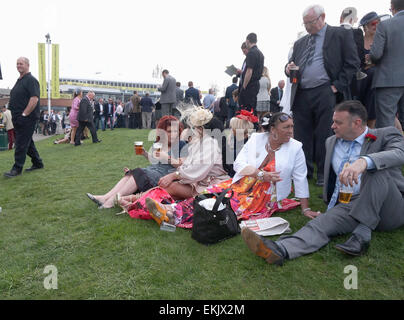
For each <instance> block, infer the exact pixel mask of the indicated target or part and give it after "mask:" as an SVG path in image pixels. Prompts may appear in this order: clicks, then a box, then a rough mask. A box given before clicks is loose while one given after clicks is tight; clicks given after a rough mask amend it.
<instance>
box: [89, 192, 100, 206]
mask: <svg viewBox="0 0 404 320" xmlns="http://www.w3.org/2000/svg"><path fill="white" fill-rule="evenodd" d="M86 195H87V197H88V198H89V199H90V200H91V201H93V202H94V203H95V204H96V205H97V206H98V207H102V206H103V203H101V201H100V200H97V199H96V198H95V197H94V196H93V195H92V194H91V193H86Z"/></svg>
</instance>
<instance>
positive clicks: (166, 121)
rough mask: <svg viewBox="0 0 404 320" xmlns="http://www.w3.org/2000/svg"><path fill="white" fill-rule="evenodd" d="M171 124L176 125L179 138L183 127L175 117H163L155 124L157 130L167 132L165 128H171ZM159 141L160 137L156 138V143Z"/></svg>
mask: <svg viewBox="0 0 404 320" xmlns="http://www.w3.org/2000/svg"><path fill="white" fill-rule="evenodd" d="M173 122H176V123H178V136H179V137H180V136H181V133H182V131H183V130H184V125H183V124H182V122H181V121H179V120H178V119H177V118H176V117H174V116H164V117H162V118H161V119H160V120H159V122H158V123H157V127H156V129H157V130H159V129H160V130H164V131H167V128H168V127H170V126H172V124H173ZM159 140H160V137H157V139H156V141H157V142H158V141H159Z"/></svg>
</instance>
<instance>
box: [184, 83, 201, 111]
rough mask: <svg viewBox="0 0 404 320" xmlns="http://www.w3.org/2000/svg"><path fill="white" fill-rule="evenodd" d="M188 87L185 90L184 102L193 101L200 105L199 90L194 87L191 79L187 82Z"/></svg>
mask: <svg viewBox="0 0 404 320" xmlns="http://www.w3.org/2000/svg"><path fill="white" fill-rule="evenodd" d="M188 87H189V88H188V89H187V90H185V99H184V102H185V103H193V104H194V105H197V106H202V102H201V92H200V91H199V90H198V89H195V88H194V83H193V82H192V81H189V82H188Z"/></svg>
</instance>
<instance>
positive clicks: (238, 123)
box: [229, 117, 254, 131]
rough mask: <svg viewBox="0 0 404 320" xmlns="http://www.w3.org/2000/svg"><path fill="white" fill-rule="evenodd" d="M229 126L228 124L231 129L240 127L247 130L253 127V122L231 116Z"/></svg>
mask: <svg viewBox="0 0 404 320" xmlns="http://www.w3.org/2000/svg"><path fill="white" fill-rule="evenodd" d="M229 126H230V129H233V130H238V129H239V130H240V129H241V130H245V131H248V130H251V129H254V124H253V123H252V122H250V121H247V120H243V119H240V118H237V117H234V118H231V120H230V125H229Z"/></svg>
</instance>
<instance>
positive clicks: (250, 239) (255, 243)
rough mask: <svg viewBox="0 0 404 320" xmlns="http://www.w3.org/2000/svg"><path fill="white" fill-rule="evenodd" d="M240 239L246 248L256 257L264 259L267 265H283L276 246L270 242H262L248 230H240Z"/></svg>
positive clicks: (282, 259)
mask: <svg viewBox="0 0 404 320" xmlns="http://www.w3.org/2000/svg"><path fill="white" fill-rule="evenodd" d="M241 237H242V238H243V240H244V242H245V243H246V244H247V246H248V248H249V249H250V250H251V251H252V252H254V253H255V254H256V255H257V256H259V257H261V258H264V259H265V261H266V262H268V263H269V264H276V265H278V266H281V265H283V261H284V258H283V256H282V254H281V251H280V250H279V248H278V245H277V244H276V243H275V242H274V241H272V240H265V242H264V240H263V239H262V238H261V237H260V236H259V235H258V234H256V233H255V232H254V231H252V230H250V229H249V228H243V229H242V230H241Z"/></svg>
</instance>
